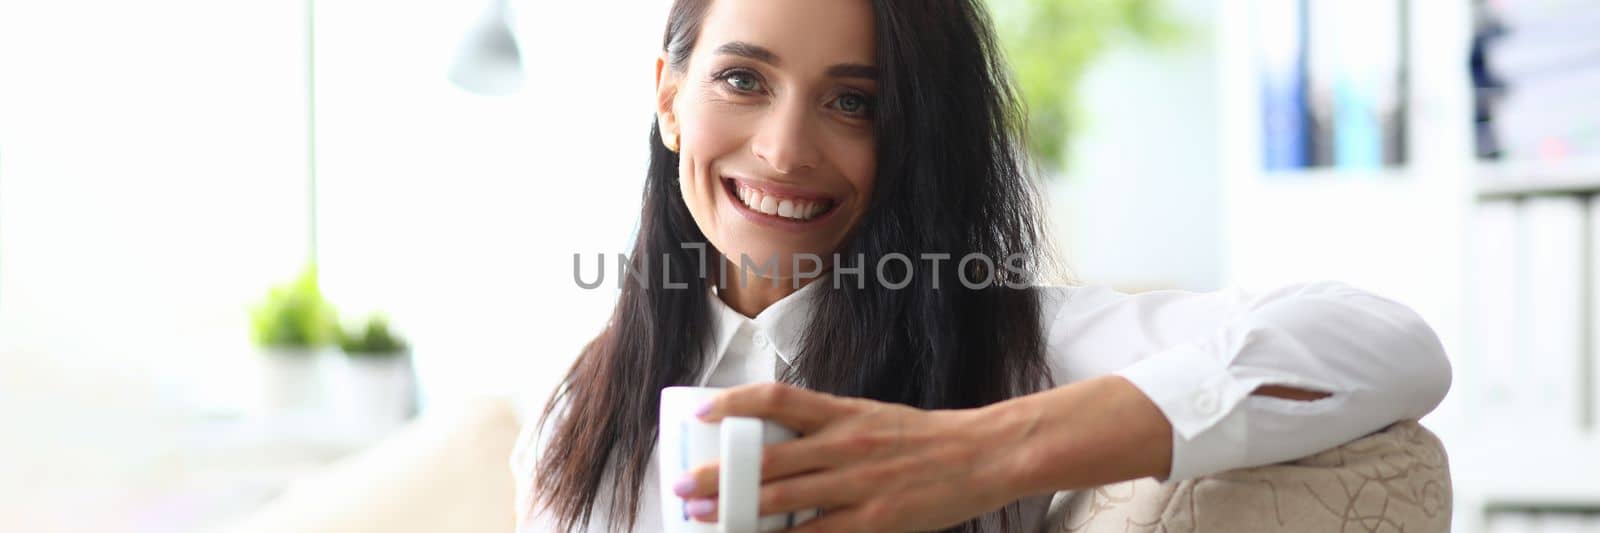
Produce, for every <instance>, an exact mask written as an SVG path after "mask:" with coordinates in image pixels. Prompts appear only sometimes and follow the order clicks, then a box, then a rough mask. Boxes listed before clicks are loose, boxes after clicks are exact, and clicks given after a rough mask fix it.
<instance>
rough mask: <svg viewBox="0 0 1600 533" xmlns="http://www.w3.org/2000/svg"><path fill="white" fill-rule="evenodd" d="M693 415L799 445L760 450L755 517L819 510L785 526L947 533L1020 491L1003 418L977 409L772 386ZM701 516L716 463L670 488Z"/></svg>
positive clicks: (711, 497) (1020, 431)
mask: <svg viewBox="0 0 1600 533" xmlns="http://www.w3.org/2000/svg"><path fill="white" fill-rule="evenodd" d="M704 410H705V412H704V414H703V415H701V419H702V420H705V421H707V422H716V421H720V420H722V418H723V417H728V416H746V417H756V418H761V419H765V420H770V421H773V422H777V423H779V424H782V425H783V426H786V427H788V428H790V429H793V430H794V431H795V432H797V433H799V434H800V438H797V439H795V440H791V441H787V442H781V443H778V444H773V445H769V446H767V447H766V448H765V450H764V453H763V454H762V462H761V480H762V481H761V483H762V485H761V495H760V499H759V501H760V503H759V505H760V510H759V511H758V514H759V515H769V514H776V513H786V512H790V511H801V510H806V509H817V508H820V509H823V510H824V514H823V515H822V516H819V517H817V518H816V519H813V520H811V521H809V522H806V523H804V524H801V525H800V526H796V527H795V528H794V529H793V531H796V532H798V533H813V532H820V531H830V532H832V531H871V532H883V531H923V530H935V529H941V528H945V527H949V526H952V525H955V524H958V523H961V522H964V521H966V520H968V519H971V518H973V517H976V516H979V515H981V514H984V513H986V512H989V511H993V510H995V509H999V508H1000V507H1002V506H1004V505H1005V504H1006V503H1008V502H1011V501H1013V500H1016V499H1018V498H1021V497H1023V496H1025V495H1026V494H1023V493H1021V492H1019V491H1018V490H1017V486H1016V484H1015V483H1014V481H1016V479H1017V476H1016V475H1015V470H1016V466H1015V465H1017V464H1018V461H1017V454H1016V453H1015V452H1016V446H1018V445H1020V443H1021V442H1022V440H1023V437H1024V436H1025V435H1026V433H1027V428H1026V424H1025V423H1022V424H1019V423H1018V422H1019V420H1016V419H1015V417H1007V416H993V415H994V413H986V412H985V411H984V410H982V409H966V410H939V411H924V410H920V409H915V408H911V407H906V406H903V405H899V404H891V403H882V402H876V401H871V400H865V399H859V398H845V397H839V396H833V395H828V394H823V393H820V392H815V391H810V390H806V389H802V388H799V387H795V386H792V385H786V384H781V383H761V384H754V385H746V386H742V387H738V388H734V389H731V390H729V391H727V392H724V393H722V394H721V395H719V396H717V397H716V398H715V399H713V400H712V401H711V403H710V404H708V405H707V406H706V408H704ZM677 487H678V494H679V496H683V497H684V498H685V499H687V500H690V509H691V512H695V511H703V512H701V513H697V515H696V518H697V519H698V520H701V521H707V522H710V521H715V520H716V509H715V502H716V490H717V464H716V463H715V462H713V463H708V464H705V465H701V466H699V467H698V468H695V469H694V470H691V471H690V472H689V473H688V474H687V475H686V476H685V478H684V479H682V480H679V483H678V485H677Z"/></svg>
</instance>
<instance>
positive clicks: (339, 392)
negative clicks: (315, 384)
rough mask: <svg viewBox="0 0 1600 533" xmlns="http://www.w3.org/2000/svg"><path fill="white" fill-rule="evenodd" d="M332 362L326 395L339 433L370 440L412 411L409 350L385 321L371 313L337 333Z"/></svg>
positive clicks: (393, 426)
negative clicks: (338, 354)
mask: <svg viewBox="0 0 1600 533" xmlns="http://www.w3.org/2000/svg"><path fill="white" fill-rule="evenodd" d="M339 348H340V351H341V352H343V354H344V356H343V357H340V358H338V360H339V362H338V364H336V365H334V366H333V368H334V369H335V370H334V372H332V374H331V376H330V380H329V387H328V392H329V393H330V398H331V399H332V401H333V408H334V409H333V410H334V413H335V415H336V416H337V417H338V418H339V420H340V424H339V425H340V427H342V428H344V429H346V430H348V431H349V432H350V433H351V435H350V436H352V437H355V438H372V437H378V436H381V435H382V434H384V433H387V432H388V431H390V430H392V429H394V428H396V427H398V426H400V425H401V424H402V423H404V422H405V421H406V420H407V419H409V418H411V416H412V414H414V413H415V411H416V392H415V390H416V379H415V377H414V374H413V371H412V366H411V356H410V349H409V347H408V346H407V345H406V342H405V340H404V339H402V338H400V337H399V336H398V335H396V334H395V333H394V331H393V330H392V329H391V328H390V326H389V319H388V317H386V316H384V315H383V314H381V313H375V314H372V315H370V316H368V317H367V318H366V320H364V321H362V322H360V323H357V324H356V325H355V327H353V328H350V329H347V330H343V329H342V330H340V334H339Z"/></svg>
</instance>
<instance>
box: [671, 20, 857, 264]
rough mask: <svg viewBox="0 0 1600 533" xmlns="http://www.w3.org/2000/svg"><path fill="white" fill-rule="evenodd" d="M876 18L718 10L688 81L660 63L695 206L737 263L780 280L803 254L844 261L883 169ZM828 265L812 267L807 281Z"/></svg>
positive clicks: (706, 229)
mask: <svg viewBox="0 0 1600 533" xmlns="http://www.w3.org/2000/svg"><path fill="white" fill-rule="evenodd" d="M872 20H873V18H872V9H871V6H870V5H869V3H868V2H867V0H714V1H713V2H712V3H711V9H710V11H709V12H707V13H706V15H705V19H704V21H703V23H702V25H701V31H700V35H699V39H698V41H697V42H696V44H695V48H694V51H693V53H692V54H691V56H690V59H689V64H688V65H687V68H686V69H685V71H684V72H673V71H672V70H671V69H670V67H668V66H666V65H665V61H666V56H662V58H661V59H658V60H657V65H656V76H657V93H658V98H657V102H658V110H657V111H658V118H659V125H660V127H661V130H662V132H663V135H664V137H666V138H668V139H670V138H671V137H672V135H673V134H676V135H677V136H678V139H679V141H678V142H679V156H680V157H679V161H680V163H679V168H678V179H679V185H680V187H681V188H682V190H683V197H684V199H685V201H686V202H687V204H688V208H689V212H690V213H691V214H693V216H694V220H695V223H696V224H697V225H698V226H699V227H700V230H701V232H703V233H704V234H705V235H706V238H707V239H709V240H710V241H711V244H712V245H713V246H715V247H716V248H717V249H718V250H720V251H721V252H722V253H723V254H724V255H726V256H727V257H728V258H729V259H730V260H731V261H732V262H733V263H734V264H735V265H738V264H739V262H740V257H741V255H742V256H748V257H749V259H750V261H752V262H753V263H755V264H765V263H766V262H767V261H769V260H770V259H772V258H776V259H777V265H776V266H777V269H778V272H777V273H776V275H775V276H769V277H776V278H783V279H786V278H789V277H790V276H791V275H792V271H791V267H793V266H794V254H800V253H806V254H814V255H816V256H819V257H821V258H822V260H823V266H827V265H831V264H832V262H831V259H830V257H831V254H832V253H833V252H834V251H835V250H836V248H837V247H838V245H839V243H840V242H841V241H842V240H843V239H844V236H845V234H846V233H847V232H848V231H849V230H850V228H851V227H853V226H854V225H855V223H856V221H858V220H859V219H860V218H861V215H862V213H863V212H864V211H865V209H866V205H867V199H868V198H869V197H870V196H871V194H872V185H873V179H874V175H873V174H874V171H875V169H876V165H877V157H876V153H875V150H876V143H875V142H874V134H873V120H872V114H873V107H874V104H875V102H876V94H877V75H876V68H875V65H876V63H875V61H874V57H875V46H876V45H875V44H874V35H873V22H872ZM669 142H670V141H669ZM818 268H819V265H817V264H815V263H813V262H812V261H810V260H809V259H801V260H800V263H799V272H801V273H808V272H814V271H816V270H817V269H818ZM749 272H750V274H751V275H752V276H753V275H756V272H755V270H754V269H752V270H750V271H749ZM728 279H730V280H735V279H738V278H736V277H734V276H729V278H728Z"/></svg>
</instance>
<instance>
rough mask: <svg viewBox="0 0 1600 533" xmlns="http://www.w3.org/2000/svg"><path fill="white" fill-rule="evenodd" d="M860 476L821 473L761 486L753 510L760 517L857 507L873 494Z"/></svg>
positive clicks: (839, 472)
mask: <svg viewBox="0 0 1600 533" xmlns="http://www.w3.org/2000/svg"><path fill="white" fill-rule="evenodd" d="M862 477H863V472H860V471H851V470H843V471H840V470H825V471H821V472H815V473H811V474H803V475H798V476H792V477H788V478H784V479H780V480H777V481H772V482H768V483H764V484H762V485H761V495H760V497H759V500H758V501H759V503H758V504H757V506H758V507H759V508H760V511H759V514H761V515H762V516H765V515H770V514H778V513H787V512H791V511H804V510H807V509H833V508H836V507H847V506H851V505H855V504H858V503H860V502H861V501H862V500H865V499H867V497H868V496H869V495H870V494H869V491H872V490H875V489H876V487H873V486H872V484H871V483H867V482H864V481H863V480H862V479H861V478H862Z"/></svg>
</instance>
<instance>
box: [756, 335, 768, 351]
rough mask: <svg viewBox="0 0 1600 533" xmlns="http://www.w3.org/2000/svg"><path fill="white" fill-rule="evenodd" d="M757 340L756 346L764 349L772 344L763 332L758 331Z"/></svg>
mask: <svg viewBox="0 0 1600 533" xmlns="http://www.w3.org/2000/svg"><path fill="white" fill-rule="evenodd" d="M755 342H756V347H757V348H762V349H765V348H766V347H767V346H770V345H772V342H771V341H769V340H767V336H766V335H764V334H761V333H757V334H756V338H755Z"/></svg>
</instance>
